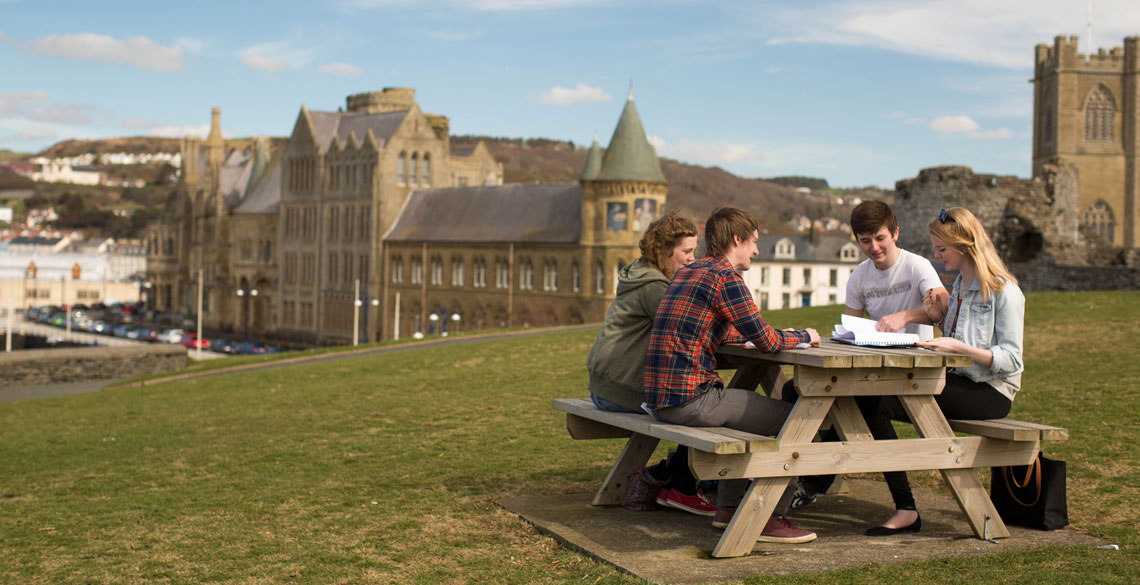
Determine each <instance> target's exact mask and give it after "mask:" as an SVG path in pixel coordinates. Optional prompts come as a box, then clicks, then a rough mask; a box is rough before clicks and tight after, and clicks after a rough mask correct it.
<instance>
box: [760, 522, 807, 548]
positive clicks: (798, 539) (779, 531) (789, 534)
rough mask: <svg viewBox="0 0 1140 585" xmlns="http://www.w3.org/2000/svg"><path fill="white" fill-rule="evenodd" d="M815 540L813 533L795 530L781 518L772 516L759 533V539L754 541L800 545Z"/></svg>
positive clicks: (800, 529) (799, 529)
mask: <svg viewBox="0 0 1140 585" xmlns="http://www.w3.org/2000/svg"><path fill="white" fill-rule="evenodd" d="M815 539H816V535H815V533H814V532H812V531H810V530H804V529H802V528H796V527H795V526H794V525H793V524H792V523H791V522H789V521H788V519H787V518H785V517H783V516H772V517H771V518H769V519H768V523H767V524H765V525H764V531H763V532H761V533H760V538H757V539H756V541H757V542H776V543H785V544H800V543H804V542H811V541H813V540H815Z"/></svg>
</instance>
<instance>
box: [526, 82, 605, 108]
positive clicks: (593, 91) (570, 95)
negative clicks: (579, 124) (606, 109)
mask: <svg viewBox="0 0 1140 585" xmlns="http://www.w3.org/2000/svg"><path fill="white" fill-rule="evenodd" d="M612 99H613V98H611V97H610V95H609V94H608V93H606V92H604V91H602V90H601V89H600V88H597V87H590V86H588V85H586V84H585V83H579V84H578V85H577V86H576V87H573V88H566V87H562V86H561V85H556V86H554V87H553V88H552V89H550V90H549V91H544V92H542V93H541V94H539V96H538V101H539V102H541V103H544V104H553V105H556V106H565V105H569V104H575V103H578V102H608V101H610V100H612Z"/></svg>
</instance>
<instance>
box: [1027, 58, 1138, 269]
mask: <svg viewBox="0 0 1140 585" xmlns="http://www.w3.org/2000/svg"><path fill="white" fill-rule="evenodd" d="M1035 61H1036V69H1035V73H1034V76H1033V176H1034V177H1042V176H1043V175H1044V174H1045V173H1044V172H1045V169H1046V167H1047V166H1048V165H1057V164H1069V165H1072V166H1073V167H1075V168H1076V170H1077V175H1078V179H1077V180H1078V195H1077V209H1076V210H1074V211H1076V215H1077V218H1079V220H1080V223H1081V225H1082V226H1084V227H1085V228H1086V229H1089V230H1091V231H1093V232H1095V233H1098V234H1100V236H1101V237H1102V238H1104V240H1105V241H1106V242H1108V243H1110V244H1112V245H1115V246H1123V247H1128V248H1136V247H1140V233H1138V232H1137V228H1138V223H1140V208H1138V207H1137V198H1138V197H1140V92H1138V87H1137V86H1138V84H1140V36H1134V37H1128V38H1126V39H1124V47H1123V49H1121V48H1120V47H1114V48H1113V49H1112V50H1110V51H1105V50H1104V49H1101V50H1100V51H1099V52H1097V53H1096V54H1092V55H1082V54H1079V53H1078V52H1077V37H1076V36H1069V37H1065V36H1058V37H1056V38H1055V39H1054V41H1053V46H1051V47H1050V46H1048V45H1044V44H1042V45H1037V47H1036V58H1035Z"/></svg>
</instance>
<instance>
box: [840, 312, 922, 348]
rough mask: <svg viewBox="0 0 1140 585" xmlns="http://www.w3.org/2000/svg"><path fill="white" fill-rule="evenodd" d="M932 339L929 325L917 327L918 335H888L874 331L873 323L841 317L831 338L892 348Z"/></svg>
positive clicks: (851, 317)
mask: <svg viewBox="0 0 1140 585" xmlns="http://www.w3.org/2000/svg"><path fill="white" fill-rule="evenodd" d="M932 337H934V328H933V327H931V326H930V325H919V326H918V333H889V332H886V331H875V321H873V320H871V319H864V318H862V317H855V316H852V315H843V316H842V323H840V324H836V325H835V330H834V331H832V332H831V338H832V339H834V340H836V341H842V342H844V343H851V344H854V345H873V346H892V345H914V342H916V341H926V340H928V339H931V338H932Z"/></svg>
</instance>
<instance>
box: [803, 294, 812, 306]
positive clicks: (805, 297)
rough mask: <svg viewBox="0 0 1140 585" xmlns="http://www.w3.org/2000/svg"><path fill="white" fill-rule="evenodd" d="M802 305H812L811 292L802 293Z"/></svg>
mask: <svg viewBox="0 0 1140 585" xmlns="http://www.w3.org/2000/svg"><path fill="white" fill-rule="evenodd" d="M800 306H801V307H810V306H811V293H810V292H804V293H800Z"/></svg>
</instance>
